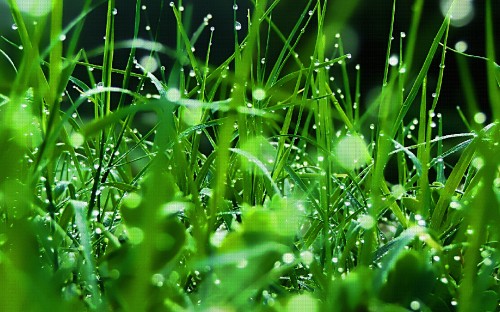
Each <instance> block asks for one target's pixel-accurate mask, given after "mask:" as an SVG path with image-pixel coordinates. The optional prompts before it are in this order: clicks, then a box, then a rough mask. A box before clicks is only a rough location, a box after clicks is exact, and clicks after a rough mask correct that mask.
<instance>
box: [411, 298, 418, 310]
mask: <svg viewBox="0 0 500 312" xmlns="http://www.w3.org/2000/svg"><path fill="white" fill-rule="evenodd" d="M410 308H411V309H412V310H414V311H416V310H420V302H418V301H416V300H414V301H412V302H411V303H410Z"/></svg>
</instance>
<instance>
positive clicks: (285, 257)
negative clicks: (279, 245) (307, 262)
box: [283, 252, 295, 264]
mask: <svg viewBox="0 0 500 312" xmlns="http://www.w3.org/2000/svg"><path fill="white" fill-rule="evenodd" d="M294 260H295V256H294V255H293V253H291V252H287V253H285V254H284V255H283V262H284V263H286V264H290V263H292V262H293V261H294Z"/></svg>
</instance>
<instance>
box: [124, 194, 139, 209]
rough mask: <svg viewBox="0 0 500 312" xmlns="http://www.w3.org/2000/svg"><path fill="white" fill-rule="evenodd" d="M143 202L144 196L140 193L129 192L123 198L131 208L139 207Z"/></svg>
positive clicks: (125, 203) (125, 204)
mask: <svg viewBox="0 0 500 312" xmlns="http://www.w3.org/2000/svg"><path fill="white" fill-rule="evenodd" d="M141 202H142V196H141V195H139V194H138V193H135V192H133V193H128V194H127V195H126V196H125V198H124V199H123V205H124V206H125V207H127V208H130V209H135V208H137V207H139V205H140V204H141Z"/></svg>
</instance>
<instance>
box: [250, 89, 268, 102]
mask: <svg viewBox="0 0 500 312" xmlns="http://www.w3.org/2000/svg"><path fill="white" fill-rule="evenodd" d="M252 96H253V98H254V99H255V100H257V101H262V100H263V99H265V98H266V91H265V90H264V89H262V88H256V89H255V90H253V92H252Z"/></svg>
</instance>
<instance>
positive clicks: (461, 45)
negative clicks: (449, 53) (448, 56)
mask: <svg viewBox="0 0 500 312" xmlns="http://www.w3.org/2000/svg"><path fill="white" fill-rule="evenodd" d="M468 47H469V45H468V44H467V42H465V41H463V40H460V41H457V43H455V50H457V51H458V52H462V53H463V52H465V51H467V48H468Z"/></svg>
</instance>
